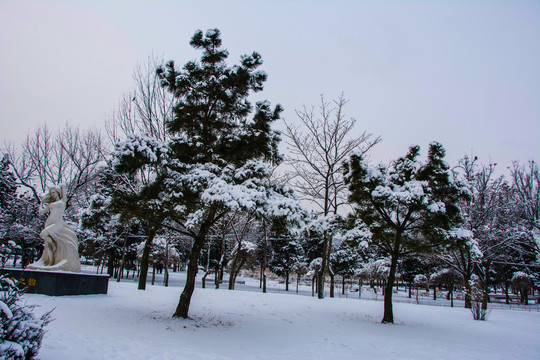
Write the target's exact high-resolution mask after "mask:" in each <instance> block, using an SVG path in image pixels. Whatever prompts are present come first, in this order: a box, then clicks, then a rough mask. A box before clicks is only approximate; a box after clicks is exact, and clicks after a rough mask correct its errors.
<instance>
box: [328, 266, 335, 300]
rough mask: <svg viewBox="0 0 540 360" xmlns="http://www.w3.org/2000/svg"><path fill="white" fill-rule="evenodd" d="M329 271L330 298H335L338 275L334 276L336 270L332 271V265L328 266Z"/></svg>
mask: <svg viewBox="0 0 540 360" xmlns="http://www.w3.org/2000/svg"><path fill="white" fill-rule="evenodd" d="M328 270H329V271H330V297H331V298H333V297H334V287H335V278H336V275H335V274H334V270H332V267H331V266H330V264H328Z"/></svg>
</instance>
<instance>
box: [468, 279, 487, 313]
mask: <svg viewBox="0 0 540 360" xmlns="http://www.w3.org/2000/svg"><path fill="white" fill-rule="evenodd" d="M469 285H470V290H469V292H470V296H471V313H472V315H473V319H474V320H486V319H487V317H488V315H489V311H488V310H487V309H484V308H483V306H482V302H483V301H484V297H485V296H486V291H485V290H484V287H483V285H482V280H480V278H479V277H478V276H476V275H473V276H471V280H469Z"/></svg>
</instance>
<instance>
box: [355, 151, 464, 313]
mask: <svg viewBox="0 0 540 360" xmlns="http://www.w3.org/2000/svg"><path fill="white" fill-rule="evenodd" d="M419 152H420V147H418V146H412V147H411V148H410V149H409V152H408V153H407V154H406V155H405V156H404V157H402V158H399V159H397V160H396V161H394V162H392V163H391V164H390V165H389V166H386V165H384V164H380V165H379V166H378V167H371V166H369V165H368V164H367V162H366V161H365V160H364V158H363V157H362V156H361V155H352V156H351V158H350V161H349V162H347V163H346V164H345V168H346V181H347V183H348V185H349V190H350V191H351V196H350V201H351V202H352V203H353V204H354V205H355V217H356V218H357V223H356V224H357V225H356V227H357V229H356V230H358V229H364V230H367V231H364V234H366V235H365V236H366V239H367V240H368V241H369V242H371V243H372V244H375V245H376V246H377V247H378V248H379V249H380V250H381V251H382V252H383V253H385V254H386V255H388V256H389V257H390V259H391V263H390V270H389V274H388V282H387V285H386V291H385V295H384V316H383V319H382V322H383V323H393V322H394V315H393V310H392V288H393V286H394V283H395V279H396V270H397V265H398V260H399V259H400V258H401V257H402V256H404V255H407V254H411V253H422V252H427V251H429V250H430V249H432V248H433V247H435V246H437V245H442V244H445V243H450V242H451V241H453V240H455V238H458V237H462V236H465V235H468V233H467V232H466V231H464V230H462V229H461V228H459V226H460V224H461V221H462V220H461V214H460V210H459V207H458V206H457V203H458V201H459V200H460V198H461V197H462V196H466V192H465V191H464V190H463V189H462V188H461V186H460V185H459V184H458V183H456V182H454V181H453V179H452V177H451V174H450V171H449V167H448V165H447V164H446V163H445V162H444V160H443V158H444V155H445V151H444V148H443V147H442V145H440V144H438V143H431V144H430V146H429V151H428V157H427V161H426V162H425V163H421V162H419V160H418V159H417V158H418V155H419Z"/></svg>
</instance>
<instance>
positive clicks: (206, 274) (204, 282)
mask: <svg viewBox="0 0 540 360" xmlns="http://www.w3.org/2000/svg"><path fill="white" fill-rule="evenodd" d="M207 276H208V271H207V272H206V273H204V276H203V277H202V288H203V289H206V277H207Z"/></svg>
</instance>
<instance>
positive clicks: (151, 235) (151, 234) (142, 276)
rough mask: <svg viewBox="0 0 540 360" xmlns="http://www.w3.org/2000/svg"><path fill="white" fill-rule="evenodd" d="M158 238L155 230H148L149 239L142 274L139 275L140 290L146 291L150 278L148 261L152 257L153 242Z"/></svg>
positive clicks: (145, 245)
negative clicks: (147, 280) (155, 237)
mask: <svg viewBox="0 0 540 360" xmlns="http://www.w3.org/2000/svg"><path fill="white" fill-rule="evenodd" d="M154 236H156V231H155V230H154V229H153V228H149V229H148V237H147V238H146V242H145V243H144V250H143V255H142V258H141V273H140V275H139V290H145V289H146V278H147V276H148V261H149V257H150V247H151V246H152V241H153V240H154Z"/></svg>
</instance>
